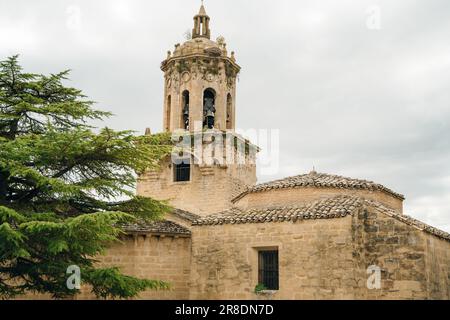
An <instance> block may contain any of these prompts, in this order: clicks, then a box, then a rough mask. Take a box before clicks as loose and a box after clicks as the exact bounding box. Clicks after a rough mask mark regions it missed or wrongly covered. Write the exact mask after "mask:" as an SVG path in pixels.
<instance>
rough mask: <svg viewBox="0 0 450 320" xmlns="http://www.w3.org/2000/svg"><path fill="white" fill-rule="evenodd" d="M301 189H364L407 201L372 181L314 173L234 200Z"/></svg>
mask: <svg viewBox="0 0 450 320" xmlns="http://www.w3.org/2000/svg"><path fill="white" fill-rule="evenodd" d="M299 187H316V188H337V189H353V190H357V189H362V190H372V191H383V192H385V193H388V194H390V195H391V196H393V197H396V198H398V199H401V200H404V199H405V197H404V196H403V195H401V194H399V193H396V192H394V191H392V190H391V189H388V188H386V187H385V186H383V185H381V184H378V183H375V182H372V181H368V180H360V179H352V178H347V177H342V176H337V175H330V174H325V173H317V172H315V171H312V172H310V173H308V174H302V175H298V176H294V177H288V178H284V179H280V180H275V181H271V182H267V183H262V184H258V185H256V186H254V187H251V188H249V189H248V190H247V191H245V192H244V193H242V194H240V195H239V196H237V197H236V198H235V199H234V201H236V200H238V199H240V198H242V197H243V196H245V195H246V194H248V193H256V192H262V191H267V190H273V189H288V188H299Z"/></svg>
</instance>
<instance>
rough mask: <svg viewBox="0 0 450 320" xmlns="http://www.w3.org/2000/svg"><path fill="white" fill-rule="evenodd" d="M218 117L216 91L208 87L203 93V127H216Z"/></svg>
mask: <svg viewBox="0 0 450 320" xmlns="http://www.w3.org/2000/svg"><path fill="white" fill-rule="evenodd" d="M215 119H216V92H215V91H214V89H211V88H208V89H206V90H205V91H204V93H203V127H205V128H208V129H212V128H214V124H215Z"/></svg>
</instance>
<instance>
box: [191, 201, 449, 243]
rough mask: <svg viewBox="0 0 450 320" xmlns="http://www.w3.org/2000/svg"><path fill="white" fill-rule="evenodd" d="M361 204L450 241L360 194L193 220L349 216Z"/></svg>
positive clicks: (210, 222)
mask: <svg viewBox="0 0 450 320" xmlns="http://www.w3.org/2000/svg"><path fill="white" fill-rule="evenodd" d="M362 207H372V208H374V209H375V210H377V211H379V212H382V213H384V214H386V215H388V216H390V217H392V218H394V219H396V220H398V221H400V222H403V223H406V224H408V225H410V226H413V227H415V228H417V229H419V230H422V231H424V232H427V233H429V234H432V235H434V236H436V237H438V238H441V239H444V240H447V241H450V234H449V233H447V232H445V231H442V230H439V229H437V228H434V227H432V226H429V225H427V224H425V223H423V222H421V221H419V220H417V219H414V218H412V217H409V216H407V215H403V214H401V213H399V212H397V211H395V210H394V209H391V208H389V207H386V206H384V205H382V204H381V203H379V202H376V201H373V200H367V199H363V198H360V197H354V196H347V195H341V196H336V197H331V198H327V199H323V200H318V201H314V202H311V203H308V204H305V205H302V206H285V207H283V206H278V207H268V208H253V209H248V210H242V209H238V208H232V209H229V210H226V211H223V212H221V213H218V214H214V215H210V216H207V217H203V218H200V219H198V220H196V221H194V222H193V223H192V224H193V225H196V226H211V225H224V224H250V223H267V222H296V221H298V220H308V219H333V218H341V217H346V216H348V215H352V214H353V213H355V212H356V209H358V208H362Z"/></svg>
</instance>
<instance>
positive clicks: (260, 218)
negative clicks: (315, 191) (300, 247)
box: [193, 196, 363, 225]
mask: <svg viewBox="0 0 450 320" xmlns="http://www.w3.org/2000/svg"><path fill="white" fill-rule="evenodd" d="M362 201H363V200H362V199H360V198H357V197H350V196H337V197H333V198H328V199H324V200H319V201H315V202H311V203H309V204H305V205H302V206H286V207H269V208H254V209H249V210H241V209H238V208H232V209H230V210H227V211H224V212H222V213H219V214H215V215H211V216H207V217H204V218H201V219H198V220H196V221H195V222H194V223H193V225H217V224H244V223H264V222H283V221H293V222H295V221H297V220H306V219H332V218H340V217H345V216H347V215H349V214H351V213H352V212H353V211H354V210H355V209H356V208H357V207H360V206H361V204H362Z"/></svg>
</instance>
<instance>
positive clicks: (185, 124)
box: [181, 90, 189, 130]
mask: <svg viewBox="0 0 450 320" xmlns="http://www.w3.org/2000/svg"><path fill="white" fill-rule="evenodd" d="M181 108H182V109H181V110H182V117H181V127H182V128H184V129H185V130H189V91H187V90H184V91H183V94H182V106H181Z"/></svg>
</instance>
